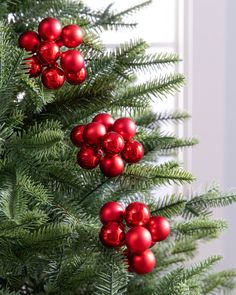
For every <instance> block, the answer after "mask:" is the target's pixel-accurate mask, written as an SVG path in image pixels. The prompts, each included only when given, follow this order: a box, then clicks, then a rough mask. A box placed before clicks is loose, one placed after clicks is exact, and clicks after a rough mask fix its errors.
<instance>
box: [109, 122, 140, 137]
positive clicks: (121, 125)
mask: <svg viewBox="0 0 236 295" xmlns="http://www.w3.org/2000/svg"><path fill="white" fill-rule="evenodd" d="M112 130H113V131H115V132H117V133H119V134H120V135H121V136H122V137H123V138H124V139H125V140H129V139H131V138H133V137H134V136H135V134H136V124H135V122H134V121H133V120H131V119H130V118H120V119H118V120H116V121H115V123H114V125H113V127H112Z"/></svg>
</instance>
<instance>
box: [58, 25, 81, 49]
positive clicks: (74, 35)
mask: <svg viewBox="0 0 236 295" xmlns="http://www.w3.org/2000/svg"><path fill="white" fill-rule="evenodd" d="M61 40H62V42H63V44H64V45H65V46H66V47H68V48H74V47H77V46H79V45H80V44H81V43H82V42H83V32H82V30H81V28H80V27H79V26H77V25H73V24H72V25H68V26H65V27H64V28H63V29H62V33H61Z"/></svg>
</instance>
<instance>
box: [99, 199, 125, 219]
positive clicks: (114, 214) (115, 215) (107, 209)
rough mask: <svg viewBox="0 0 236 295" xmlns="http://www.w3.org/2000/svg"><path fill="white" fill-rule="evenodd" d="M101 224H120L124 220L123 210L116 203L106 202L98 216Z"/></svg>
mask: <svg viewBox="0 0 236 295" xmlns="http://www.w3.org/2000/svg"><path fill="white" fill-rule="evenodd" d="M99 217H100V220H101V222H102V223H103V224H106V223H109V222H118V223H120V222H122V221H123V218H124V208H123V207H122V206H121V204H119V203H117V202H107V203H106V204H105V205H103V206H102V208H101V210H100V214H99Z"/></svg>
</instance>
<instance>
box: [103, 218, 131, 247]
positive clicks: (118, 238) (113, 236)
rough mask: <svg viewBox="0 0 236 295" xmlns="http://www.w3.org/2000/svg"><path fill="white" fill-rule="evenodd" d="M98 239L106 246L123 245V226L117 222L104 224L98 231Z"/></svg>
mask: <svg viewBox="0 0 236 295" xmlns="http://www.w3.org/2000/svg"><path fill="white" fill-rule="evenodd" d="M99 239H100V241H101V242H102V244H103V245H104V246H106V247H121V246H123V245H124V240H125V232H124V226H122V225H121V224H119V223H117V222H110V223H108V224H106V225H104V226H103V227H102V228H101V230H100V233H99Z"/></svg>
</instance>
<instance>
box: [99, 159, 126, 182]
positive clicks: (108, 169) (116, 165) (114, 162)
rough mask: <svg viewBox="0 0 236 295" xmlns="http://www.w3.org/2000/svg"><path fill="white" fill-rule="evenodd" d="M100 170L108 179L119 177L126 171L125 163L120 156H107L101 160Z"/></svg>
mask: <svg viewBox="0 0 236 295" xmlns="http://www.w3.org/2000/svg"><path fill="white" fill-rule="evenodd" d="M100 168H101V171H102V172H103V174H104V175H106V176H108V177H116V176H119V175H120V174H121V173H122V172H123V170H124V161H123V160H122V158H121V157H120V156H119V155H106V156H105V157H103V158H102V159H101V162H100Z"/></svg>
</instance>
